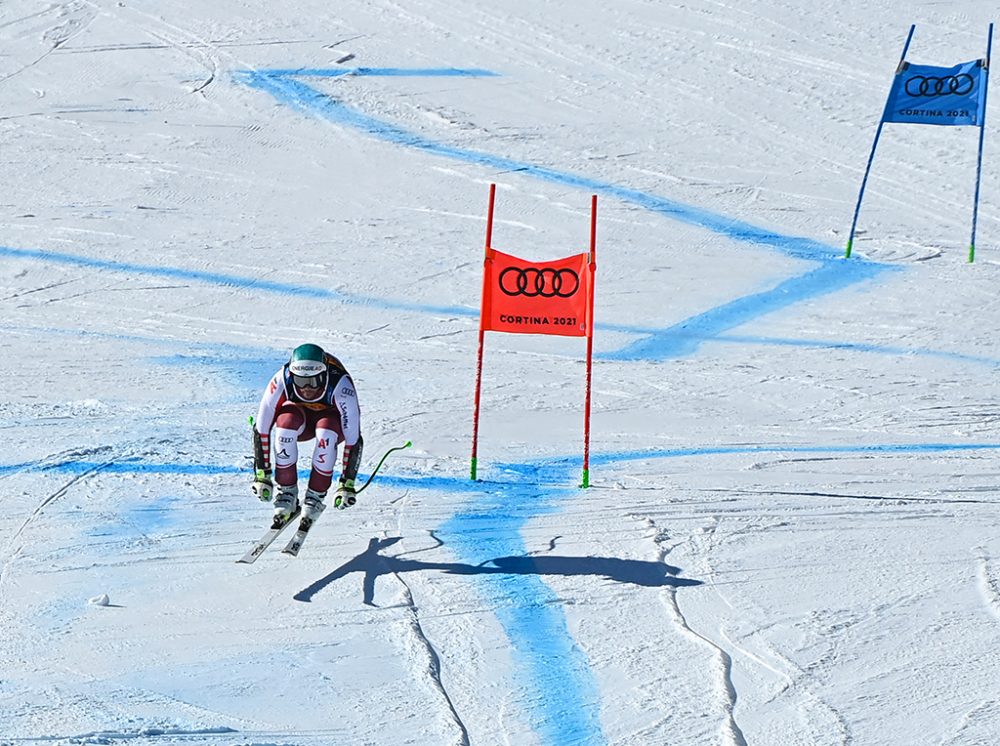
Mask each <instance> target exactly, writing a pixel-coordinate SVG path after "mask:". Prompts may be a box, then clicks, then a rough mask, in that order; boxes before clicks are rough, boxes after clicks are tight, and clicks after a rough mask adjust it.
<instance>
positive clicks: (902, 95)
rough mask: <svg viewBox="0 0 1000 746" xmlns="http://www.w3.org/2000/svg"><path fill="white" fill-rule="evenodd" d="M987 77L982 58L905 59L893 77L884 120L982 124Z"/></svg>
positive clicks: (979, 125)
mask: <svg viewBox="0 0 1000 746" xmlns="http://www.w3.org/2000/svg"><path fill="white" fill-rule="evenodd" d="M986 80H987V78H986V67H985V66H984V64H983V60H973V61H972V62H963V63H962V64H960V65H955V66H954V67H933V66H931V65H913V64H911V63H909V62H903V63H902V64H901V65H900V66H899V69H898V70H897V72H896V77H895V78H893V81H892V89H891V90H890V91H889V99H888V100H887V101H886V102H885V111H884V112H883V113H882V121H883V122H902V123H909V124H939V125H946V126H960V125H974V126H977V127H981V126H982V124H983V117H984V115H985V113H986Z"/></svg>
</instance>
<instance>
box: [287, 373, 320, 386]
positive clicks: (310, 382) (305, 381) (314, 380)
mask: <svg viewBox="0 0 1000 746" xmlns="http://www.w3.org/2000/svg"><path fill="white" fill-rule="evenodd" d="M324 378H325V376H324V375H323V374H322V373H320V374H319V375H315V376H296V375H294V374H293V375H292V383H294V384H295V385H296V386H297V387H298V388H300V389H318V388H321V387H322V386H323V379H324Z"/></svg>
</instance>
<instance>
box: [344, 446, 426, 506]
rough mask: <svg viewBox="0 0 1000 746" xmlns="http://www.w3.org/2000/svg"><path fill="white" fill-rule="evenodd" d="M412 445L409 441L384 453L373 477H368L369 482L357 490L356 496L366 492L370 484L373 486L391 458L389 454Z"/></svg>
mask: <svg viewBox="0 0 1000 746" xmlns="http://www.w3.org/2000/svg"><path fill="white" fill-rule="evenodd" d="M412 445H413V443H412V442H411V441H409V440H408V441H406V442H405V443H403V445H401V446H396V447H395V448H390V449H389V450H388V451H386V452H385V453H384V454H383V455H382V458H381V459H380V460H379V462H378V466H376V467H375V469H374V471H372V473H371V476H369V477H368V481H367V482H365V483H364V485H363V486H362V487H361V489H359V490H357V491H356V492H355V493H354V494H355V495H357V494H360V493H361V492H364V490H365V487H367V486H368V485H369V484H371V483H372V480H373V479H374V478H375V475H376V474H378V470H379V469H381V468H382V464H384V463H385V460H386V459H387V458H389V454H390V453H392V452H393V451H401V450H403V449H404V448H409V447H410V446H412Z"/></svg>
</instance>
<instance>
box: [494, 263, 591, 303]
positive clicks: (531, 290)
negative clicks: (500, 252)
mask: <svg viewBox="0 0 1000 746" xmlns="http://www.w3.org/2000/svg"><path fill="white" fill-rule="evenodd" d="M498 284H499V287H500V292H502V293H505V294H506V295H523V296H525V297H526V298H569V297H571V296H572V295H573V294H574V293H576V291H577V290H579V289H580V275H579V274H577V273H576V271H574V270H572V269H552V268H551V267H541V268H539V267H507V268H506V269H504V271H503V272H501V273H500V278H499V280H498Z"/></svg>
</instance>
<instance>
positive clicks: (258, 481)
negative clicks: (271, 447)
mask: <svg viewBox="0 0 1000 746" xmlns="http://www.w3.org/2000/svg"><path fill="white" fill-rule="evenodd" d="M250 491H251V492H252V493H253V494H254V497H256V498H257V499H258V500H261V501H262V502H266V503H269V502H271V495H273V494H274V483H273V482H272V481H271V471H270V470H269V469H256V470H255V471H254V477H253V484H252V485H250Z"/></svg>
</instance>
